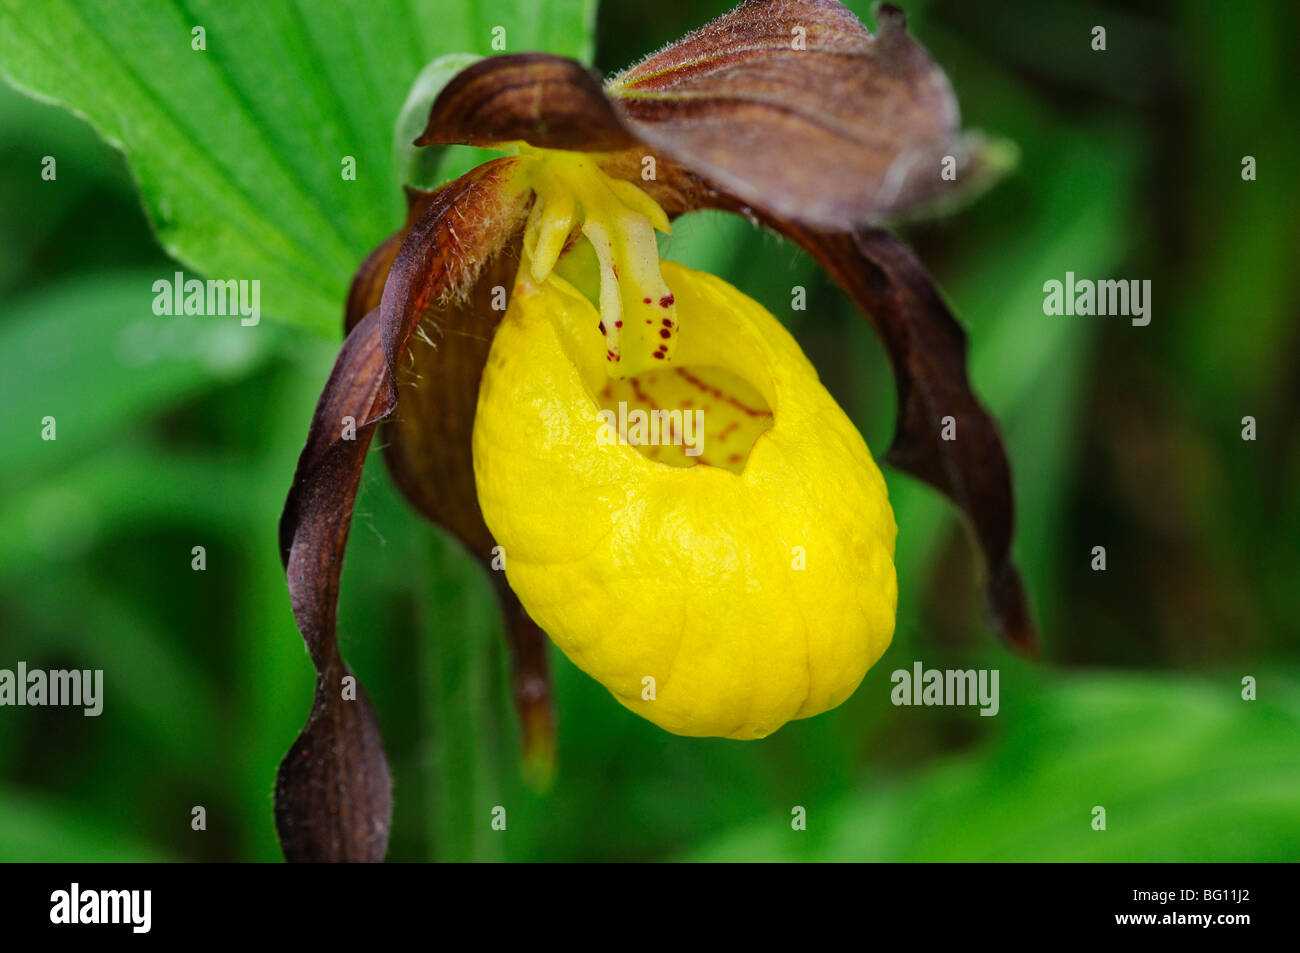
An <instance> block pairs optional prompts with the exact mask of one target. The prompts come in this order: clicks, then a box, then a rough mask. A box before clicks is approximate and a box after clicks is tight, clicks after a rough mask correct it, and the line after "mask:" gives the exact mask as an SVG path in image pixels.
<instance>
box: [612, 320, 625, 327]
mask: <svg viewBox="0 0 1300 953" xmlns="http://www.w3.org/2000/svg"><path fill="white" fill-rule="evenodd" d="M622 326H623V322H622V321H615V322H614V327H616V328H621V327H622Z"/></svg>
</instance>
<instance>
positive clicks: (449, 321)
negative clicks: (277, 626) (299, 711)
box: [275, 0, 1035, 860]
mask: <svg viewBox="0 0 1300 953" xmlns="http://www.w3.org/2000/svg"><path fill="white" fill-rule="evenodd" d="M875 16H876V22H877V32H876V33H875V34H872V33H871V32H869V31H868V30H867V29H866V28H865V27H864V26H863V25H862V23H860V22H859V21H858V19H857V18H856V17H855V16H854V15H853V14H852V13H851V12H850V11H849V10H848V9H846V8H845V7H844V6H843V5H842V4H840V3H838V2H837V0H746V2H744V3H743V4H741V5H740V6H738V7H737V8H736V9H735V10H733V11H732V12H730V13H728V14H726V15H724V16H722V17H720V18H718V19H717V20H715V21H713V22H712V23H710V24H707V25H705V26H703V27H701V28H700V29H699V30H697V31H695V32H694V33H692V34H690V35H689V36H686V37H684V38H682V39H681V40H679V41H678V42H676V43H673V44H671V45H669V46H668V47H665V48H664V49H662V50H660V51H659V52H658V53H655V54H653V55H652V56H650V57H649V58H647V59H645V60H643V61H642V62H641V63H639V64H637V65H636V66H634V67H632V68H631V69H630V70H627V71H625V72H623V73H621V74H618V75H617V76H615V77H613V78H611V79H610V80H608V81H607V82H605V83H603V84H602V83H601V81H600V80H599V79H597V78H596V77H595V76H593V75H592V74H591V72H590V71H589V70H588V69H587V68H586V67H585V66H583V65H582V64H581V63H578V62H575V61H573V60H569V59H564V58H562V57H556V56H549V55H545V54H540V53H515V54H504V55H501V56H493V57H489V58H487V59H483V60H480V61H477V62H473V63H472V64H471V65H468V66H464V67H463V68H460V67H458V72H456V74H455V76H454V77H452V78H451V79H450V80H447V81H446V83H445V85H442V86H441V87H440V91H439V92H437V94H436V99H434V100H433V101H432V103H431V104H430V102H429V101H428V100H425V99H421V98H420V96H421V95H423V92H422V91H423V90H425V89H426V84H424V83H422V82H419V81H417V83H416V85H415V87H414V88H413V94H412V96H413V99H412V100H410V101H408V104H407V108H405V109H403V113H402V116H403V117H404V119H409V118H410V117H411V116H416V117H418V116H419V115H420V114H422V113H423V111H424V110H425V109H428V113H427V115H428V120H427V123H426V124H425V126H424V131H423V132H422V133H421V134H420V135H419V136H418V138H416V140H415V142H414V145H415V146H417V147H423V146H441V145H447V144H460V145H472V146H483V147H490V148H496V149H501V148H503V147H506V148H507V149H508V151H510V152H512V153H513V154H511V155H508V156H506V157H503V158H498V159H494V160H492V161H490V162H487V163H485V164H483V165H480V166H478V167H476V168H474V169H472V170H470V171H469V172H467V173H465V174H464V175H461V176H460V177H458V178H456V179H454V180H452V181H450V182H447V183H446V184H444V185H442V186H440V187H439V188H437V189H436V190H434V191H423V190H420V189H416V188H408V189H407V193H406V194H407V199H408V204H409V209H408V217H407V221H406V224H405V226H404V228H402V229H401V230H400V231H399V232H397V233H396V234H394V235H393V236H392V237H391V238H390V239H388V240H387V241H385V242H384V243H383V244H382V245H380V246H379V247H378V248H376V249H375V250H374V251H373V252H372V253H371V254H370V256H369V257H367V258H366V260H365V261H364V262H362V264H361V266H360V268H359V270H358V272H357V274H356V276H355V277H354V279H353V283H352V286H351V289H350V291H349V295H348V300H347V306H346V327H347V329H348V332H349V333H348V337H347V340H346V342H345V343H344V346H343V349H342V351H341V352H340V354H339V356H338V359H337V361H336V362H335V365H334V370H333V372H332V373H331V375H330V378H329V381H328V382H327V384H326V386H325V389H324V392H323V393H322V395H321V398H320V401H319V403H318V404H317V406H316V411H315V414H314V415H313V418H312V423H311V427H310V430H309V432H308V436H307V443H306V446H305V448H304V450H303V452H302V455H301V457H300V458H299V462H298V470H297V473H296V474H295V476H294V481H293V486H292V488H291V489H290V492H289V497H288V499H287V500H286V503H285V509H284V515H283V517H282V519H281V550H282V555H283V558H284V563H285V571H286V576H287V579H288V584H289V590H290V593H291V595H292V598H293V609H294V615H295V617H296V620H297V622H298V627H299V630H300V631H301V633H302V636H303V640H304V642H305V643H306V645H307V648H308V650H309V652H310V653H311V657H312V662H313V664H314V665H315V668H316V672H317V678H316V693H315V697H314V700H313V705H312V711H311V714H310V716H309V717H308V719H307V723H306V726H305V727H304V729H303V731H302V733H301V734H300V735H299V736H298V738H297V740H296V741H295V742H294V744H293V746H292V747H291V748H290V749H289V752H288V753H287V754H286V756H285V758H284V761H283V762H282V763H281V766H280V772H279V775H278V778H277V785H276V797H275V805H276V823H277V828H278V830H279V833H280V837H281V842H282V844H283V845H284V848H285V855H286V857H288V858H290V859H293V860H299V859H301V860H359V859H360V860H377V859H379V858H381V857H382V856H383V853H384V849H385V845H386V840H387V831H388V823H389V816H390V813H391V809H392V786H391V779H390V776H389V773H388V766H387V759H386V756H385V754H384V751H383V745H382V742H381V739H380V733H379V727H378V718H377V716H376V713H375V711H374V710H373V709H372V708H371V705H370V702H369V700H368V698H367V697H366V694H365V692H364V690H362V688H361V686H360V685H358V684H357V683H356V682H355V680H353V681H350V682H349V685H350V686H351V687H350V689H349V692H348V693H343V692H341V691H340V684H341V683H342V682H343V681H344V680H345V679H353V676H351V674H350V673H349V671H348V669H347V666H346V664H345V663H344V661H343V658H342V654H341V652H340V650H339V645H338V639H337V620H338V613H337V598H338V591H339V585H340V574H341V566H342V559H343V554H344V551H345V548H346V543H347V537H348V529H349V524H350V521H351V515H352V508H353V505H354V503H355V499H356V493H357V488H358V485H359V482H360V477H361V472H362V468H363V467H364V465H365V462H366V459H367V452H368V449H369V447H370V445H371V441H372V440H373V438H374V435H375V433H376V432H377V430H378V429H379V427H380V426H381V424H382V426H383V432H384V440H383V446H384V456H385V459H386V462H387V464H388V467H389V470H390V472H391V474H392V476H393V479H394V482H395V483H396V485H397V487H398V488H399V489H400V490H401V491H402V493H403V494H404V495H405V496H406V498H407V500H408V501H409V502H410V503H411V504H412V506H413V507H414V508H415V509H417V510H418V511H419V512H420V513H422V514H423V515H424V516H425V517H427V518H428V519H429V520H430V521H432V522H433V523H436V524H438V525H440V526H442V527H444V528H446V529H447V530H449V531H450V532H451V533H453V534H454V535H455V536H456V537H457V538H458V539H459V540H460V541H461V542H463V543H464V545H465V546H466V547H467V549H468V550H469V551H470V552H471V553H473V554H474V555H475V556H476V557H477V558H478V559H479V560H480V561H481V562H482V563H483V565H484V566H485V567H486V568H487V569H488V570H490V577H489V578H491V580H492V582H493V584H494V585H495V587H496V591H497V594H498V596H499V599H500V604H501V607H502V610H503V619H504V622H505V627H506V633H507V642H508V644H509V647H510V653H511V663H512V680H511V688H512V694H513V696H514V700H515V704H516V707H517V709H518V713H519V716H520V717H519V725H520V734H521V741H522V749H523V756H524V764H525V765H531V766H532V767H533V768H535V769H537V770H536V773H537V774H540V775H545V774H547V773H549V770H550V769H551V767H552V766H553V758H554V752H555V744H554V725H555V719H554V717H553V709H552V706H551V698H550V680H549V674H548V661H547V656H548V652H547V645H546V636H547V635H548V634H549V636H550V637H551V639H552V640H553V641H554V642H555V644H557V645H558V646H559V647H560V648H561V649H562V650H563V651H564V652H565V653H566V654H567V655H568V656H569V658H571V659H572V660H573V661H574V662H575V663H576V664H577V665H578V666H579V667H581V668H582V669H584V670H585V671H587V672H588V673H589V674H591V675H592V676H594V677H595V678H596V679H598V680H599V681H600V682H601V683H602V684H603V685H604V686H605V687H606V688H608V689H609V690H610V691H611V692H612V693H613V694H614V696H615V698H617V699H618V700H619V702H621V703H622V704H623V705H625V706H627V707H628V708H630V709H631V710H633V711H634V712H636V713H637V714H640V715H642V716H644V717H645V718H647V719H649V720H651V721H653V722H654V723H656V724H658V725H660V726H662V727H664V728H665V729H667V730H669V731H672V732H676V733H678V734H683V735H714V736H724V737H729V738H741V739H744V738H761V737H763V736H765V735H768V734H770V733H771V732H773V731H775V730H777V729H778V728H779V727H780V726H781V725H783V724H785V723H786V722H788V721H790V720H791V719H794V718H805V717H808V716H810V715H814V714H816V713H818V712H822V711H826V710H827V709H829V708H832V707H834V706H836V705H838V704H840V703H841V702H842V701H843V700H844V699H845V698H847V697H848V696H849V695H850V694H851V693H852V692H853V690H854V689H855V687H856V686H857V685H858V683H859V682H860V681H861V679H862V678H863V674H864V673H865V672H866V670H867V669H868V668H869V667H870V666H871V665H872V664H873V663H874V662H875V661H876V660H877V659H878V658H879V657H880V655H881V653H883V652H884V651H885V649H886V647H887V646H888V644H889V641H890V638H891V636H892V634H893V628H894V614H895V607H896V581H895V575H894V566H893V553H894V536H895V526H894V517H893V513H892V511H891V510H890V507H889V502H888V499H887V496H886V492H885V485H884V482H883V480H882V479H881V476H880V473H879V472H878V471H877V469H876V467H875V464H874V463H873V462H872V459H871V455H870V454H869V453H868V451H867V448H866V446H865V445H864V444H863V441H862V438H861V437H860V436H859V435H858V433H857V432H856V430H855V429H854V427H853V425H852V424H851V423H850V422H849V420H848V419H847V418H846V417H845V415H844V413H843V412H842V411H841V410H840V409H839V407H837V406H836V404H835V402H834V401H833V400H832V399H831V397H830V396H829V394H827V392H826V391H825V389H824V388H823V387H822V386H821V384H820V383H819V381H818V378H817V374H816V372H815V371H814V370H813V368H812V366H811V365H810V364H809V362H808V361H807V359H806V358H805V357H804V356H803V354H802V353H801V352H800V350H799V348H798V346H797V345H796V344H795V343H794V341H793V340H792V339H791V337H790V335H789V334H787V333H786V331H785V330H784V329H783V328H782V327H781V325H780V324H779V323H778V322H777V321H776V319H775V318H773V317H772V316H771V315H770V314H768V313H767V312H766V311H764V310H763V308H762V307H760V306H759V305H758V304H756V303H755V302H754V301H751V300H750V299H748V298H747V297H745V296H744V295H743V294H741V293H740V292H739V291H737V290H736V289H734V288H732V287H731V286H729V285H727V284H726V283H725V282H723V281H721V280H719V279H717V278H715V277H712V276H710V275H706V274H700V273H698V272H694V271H691V270H690V269H687V268H683V267H681V266H678V265H674V264H669V263H665V262H661V261H660V258H659V251H658V246H657V243H656V238H655V232H656V231H659V232H666V231H667V230H668V229H669V227H670V222H671V220H672V219H673V218H675V217H676V216H679V215H682V214H684V213H686V212H690V211H692V210H695V209H704V208H712V209H722V210H726V211H730V212H735V213H738V214H741V215H744V216H745V217H746V218H748V219H749V220H750V221H752V222H755V223H756V224H761V225H764V226H767V227H768V228H771V229H773V230H774V231H777V232H779V233H780V234H782V235H784V236H785V237H786V238H788V239H790V240H791V241H793V242H795V243H796V244H798V245H799V246H801V247H802V248H803V249H805V250H806V251H807V252H808V253H809V254H810V255H811V256H812V257H813V258H814V259H816V261H817V262H818V263H819V264H820V265H821V266H822V267H823V268H824V269H825V270H826V272H827V273H828V274H829V275H830V276H831V277H832V278H833V279H834V280H835V281H836V282H837V283H838V284H839V285H840V286H841V287H842V288H843V289H844V291H845V292H847V294H848V295H849V297H850V298H851V299H852V300H853V301H854V303H855V304H856V305H857V306H858V308H859V309H860V310H861V311H862V313H863V315H864V316H866V318H867V319H868V320H869V321H870V323H871V325H872V327H873V329H874V330H875V331H876V332H877V333H878V335H879V336H880V338H881V341H882V343H883V345H884V348H885V351H886V353H887V354H888V356H889V360H890V363H891V365H892V367H893V370H894V374H895V380H896V383H897V395H898V427H897V431H896V433H895V435H894V440H893V443H892V445H891V447H890V450H889V454H888V456H887V460H888V461H889V462H890V463H891V464H892V465H893V466H895V467H897V468H899V469H901V470H903V471H905V472H907V473H909V474H911V475H913V476H915V477H917V478H919V479H921V480H924V481H925V482H927V483H929V484H931V485H932V486H934V487H936V488H938V489H939V490H940V491H942V492H944V493H946V494H947V495H948V496H950V497H951V498H952V499H953V500H954V501H955V502H956V503H957V504H958V505H959V506H960V507H961V509H962V510H963V511H965V513H967V514H968V515H969V516H970V518H971V522H972V525H973V527H974V530H975V535H976V538H977V539H978V541H979V543H980V545H981V547H982V549H983V551H984V554H985V556H986V565H987V568H988V596H989V600H988V601H989V605H990V607H991V608H992V610H993V615H994V619H995V623H996V625H997V628H998V629H999V631H1000V632H1001V633H1002V634H1003V636H1004V637H1005V638H1006V640H1007V641H1008V642H1009V643H1011V644H1013V645H1017V646H1021V647H1029V646H1032V645H1033V643H1034V635H1035V630H1034V625H1033V619H1032V617H1031V615H1030V612H1029V609H1028V603H1027V600H1026V598H1025V593H1024V588H1023V586H1022V584H1021V581H1020V576H1019V573H1018V571H1017V569H1016V566H1015V563H1014V561H1013V559H1012V558H1011V543H1012V525H1013V506H1012V494H1011V477H1010V470H1009V466H1008V463H1007V459H1006V454H1005V452H1004V450H1003V448H1002V443H1001V439H1000V437H999V436H998V433H997V428H996V425H995V424H994V422H993V421H992V419H991V418H990V417H989V415H988V413H987V412H986V411H985V410H984V409H983V407H981V406H980V404H979V401H978V400H977V399H976V397H975V395H974V394H973V392H972V390H971V387H970V381H969V378H968V375H967V372H966V361H965V348H966V339H965V334H964V332H963V330H962V328H961V326H960V325H959V324H958V322H957V321H956V319H955V317H954V316H953V315H952V313H951V312H950V311H949V310H948V308H947V306H946V305H945V303H944V301H943V298H942V296H941V295H940V294H939V292H938V291H937V289H936V288H935V287H934V284H933V282H932V281H931V280H930V278H929V276H928V275H927V274H926V271H925V268H924V267H923V266H922V265H921V263H920V262H919V260H918V259H917V258H916V256H915V255H914V254H913V253H912V252H911V251H910V250H909V249H908V248H907V247H906V246H905V245H904V244H903V243H902V242H901V241H899V240H898V239H897V238H895V237H894V236H893V235H891V234H890V233H889V232H888V231H886V230H885V229H884V228H883V227H881V222H882V221H884V220H887V219H890V218H892V217H895V216H898V215H902V214H912V213H914V212H916V211H917V210H919V209H923V208H935V207H937V206H941V205H944V204H946V203H948V202H950V201H951V200H952V198H953V196H954V195H955V194H956V193H957V192H958V191H959V190H960V191H967V192H969V191H970V190H971V189H972V188H974V187H977V186H978V185H979V184H980V183H981V182H982V181H983V182H987V181H988V179H989V178H990V176H992V175H995V174H997V172H999V171H1000V170H1001V169H1003V168H1004V167H1005V163H1004V161H1003V160H1004V159H1005V156H1006V151H1005V150H1000V149H998V148H993V147H991V144H990V143H989V142H988V141H987V140H986V139H984V138H983V137H981V136H980V135H978V134H974V133H968V132H964V131H963V130H962V129H961V128H960V121H959V115H958V110H957V104H956V101H955V99H954V97H953V95H952V90H951V87H950V86H949V84H948V82H947V79H946V78H945V77H944V75H943V72H942V71H941V70H940V69H939V68H938V67H937V66H936V65H935V64H934V63H933V61H932V60H931V59H930V58H929V56H928V55H927V54H926V53H925V51H924V50H923V49H922V48H921V47H920V46H919V45H917V44H916V43H915V42H914V41H913V40H912V39H911V38H910V37H909V36H908V35H907V32H906V29H905V23H904V18H903V14H902V11H900V10H898V9H897V8H896V7H893V6H892V5H890V4H882V5H880V6H879V7H878V8H877V9H876V12H875ZM795 35H797V36H799V37H800V43H799V45H797V46H796V45H793V44H792V40H791V37H792V36H795ZM458 62H463V60H458ZM430 65H431V67H437V68H438V69H441V68H442V65H440V64H439V63H434V64H430ZM443 65H445V64H443ZM433 72H434V73H436V72H437V70H434V71H433ZM431 75H432V74H431ZM417 93H419V95H417ZM399 123H400V124H401V128H403V129H404V130H405V129H407V128H408V127H407V126H406V125H405V124H404V122H401V121H400V120H399ZM403 135H405V133H403ZM941 167H951V168H952V169H953V175H952V176H951V177H948V176H942V175H940V174H939V170H940V168H941ZM411 168H413V169H416V170H419V169H423V168H425V163H423V162H416V163H414V164H413V165H412V166H411ZM506 297H508V299H509V300H508V303H507V302H506V301H505V300H504V299H505V298H506ZM503 312H504V313H503ZM399 405H400V406H399ZM941 421H951V422H955V425H956V431H957V433H958V434H959V435H960V436H959V439H956V440H949V439H945V438H944V437H943V436H942V432H941V429H940V428H941V423H940V422H941ZM498 570H504V572H501V571H498ZM574 727H575V728H577V727H580V726H574Z"/></svg>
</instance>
